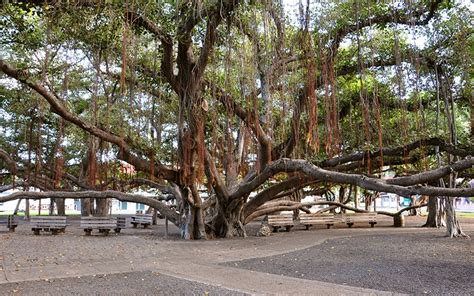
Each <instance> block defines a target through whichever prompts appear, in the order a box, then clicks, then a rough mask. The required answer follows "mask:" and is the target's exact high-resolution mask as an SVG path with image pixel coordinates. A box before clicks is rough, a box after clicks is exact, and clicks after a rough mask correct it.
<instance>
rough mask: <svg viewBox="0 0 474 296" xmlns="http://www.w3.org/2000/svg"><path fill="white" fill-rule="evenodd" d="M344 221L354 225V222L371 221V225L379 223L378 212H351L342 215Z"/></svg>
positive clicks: (348, 224) (350, 225)
mask: <svg viewBox="0 0 474 296" xmlns="http://www.w3.org/2000/svg"><path fill="white" fill-rule="evenodd" d="M342 219H343V222H344V223H346V224H347V226H349V227H352V225H354V223H369V224H370V227H374V225H375V224H377V213H351V214H343V215H342Z"/></svg>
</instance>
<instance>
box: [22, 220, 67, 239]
mask: <svg viewBox="0 0 474 296" xmlns="http://www.w3.org/2000/svg"><path fill="white" fill-rule="evenodd" d="M66 220H67V217H66V216H34V217H31V218H30V225H31V230H33V233H34V234H35V235H39V234H40V231H41V230H43V231H51V234H53V235H55V234H58V233H59V232H64V231H65V230H66V226H67V224H66Z"/></svg>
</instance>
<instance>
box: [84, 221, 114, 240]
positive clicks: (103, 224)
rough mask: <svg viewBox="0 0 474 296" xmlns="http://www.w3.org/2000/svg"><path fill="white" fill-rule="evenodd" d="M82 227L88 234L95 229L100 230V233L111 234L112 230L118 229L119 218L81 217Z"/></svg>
mask: <svg viewBox="0 0 474 296" xmlns="http://www.w3.org/2000/svg"><path fill="white" fill-rule="evenodd" d="M81 228H82V229H84V232H85V233H86V235H88V236H89V235H91V233H92V230H94V229H97V230H99V233H103V234H104V235H109V232H110V230H112V229H113V230H115V229H117V220H116V219H115V218H111V217H81Z"/></svg>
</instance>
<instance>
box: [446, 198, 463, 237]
mask: <svg viewBox="0 0 474 296" xmlns="http://www.w3.org/2000/svg"><path fill="white" fill-rule="evenodd" d="M455 199H456V198H455V197H448V198H446V232H447V235H448V236H449V237H468V235H466V234H465V233H464V232H463V231H462V229H461V225H460V224H459V221H458V219H457V218H456V211H455V210H454V200H455Z"/></svg>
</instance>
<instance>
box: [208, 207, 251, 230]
mask: <svg viewBox="0 0 474 296" xmlns="http://www.w3.org/2000/svg"><path fill="white" fill-rule="evenodd" d="M244 203H245V202H244V199H239V200H233V201H231V202H230V203H229V204H227V201H218V202H217V204H216V206H215V209H216V212H215V215H214V216H213V217H212V218H211V219H210V221H209V222H208V223H206V234H207V237H208V238H210V239H212V238H217V237H221V238H224V237H225V238H230V237H247V232H246V231H245V227H244V225H243V223H242V220H241V214H242V209H243V205H244Z"/></svg>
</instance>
